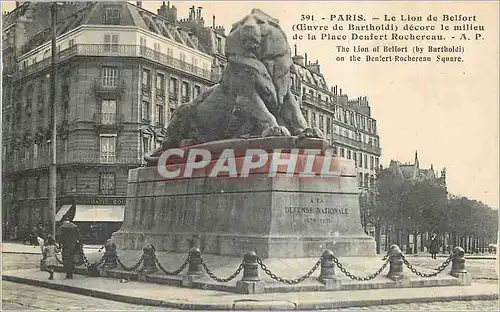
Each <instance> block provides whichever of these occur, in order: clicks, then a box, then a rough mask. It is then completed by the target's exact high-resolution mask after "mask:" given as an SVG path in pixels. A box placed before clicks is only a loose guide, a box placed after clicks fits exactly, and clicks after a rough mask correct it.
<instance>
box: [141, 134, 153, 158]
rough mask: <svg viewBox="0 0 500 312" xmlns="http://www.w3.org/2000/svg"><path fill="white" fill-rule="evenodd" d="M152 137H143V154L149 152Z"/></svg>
mask: <svg viewBox="0 0 500 312" xmlns="http://www.w3.org/2000/svg"><path fill="white" fill-rule="evenodd" d="M150 141H151V140H150V138H149V137H147V136H144V137H142V152H143V154H145V153H147V152H149V149H150Z"/></svg>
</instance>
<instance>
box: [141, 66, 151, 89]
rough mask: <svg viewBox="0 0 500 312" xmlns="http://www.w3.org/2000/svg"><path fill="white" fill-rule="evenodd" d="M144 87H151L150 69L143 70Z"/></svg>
mask: <svg viewBox="0 0 500 312" xmlns="http://www.w3.org/2000/svg"><path fill="white" fill-rule="evenodd" d="M142 88H144V89H148V90H149V89H150V88H151V71H150V70H149V69H143V70H142Z"/></svg>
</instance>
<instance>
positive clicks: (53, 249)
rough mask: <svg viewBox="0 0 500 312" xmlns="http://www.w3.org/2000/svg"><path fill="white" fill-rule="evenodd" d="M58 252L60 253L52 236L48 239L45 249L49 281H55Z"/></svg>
mask: <svg viewBox="0 0 500 312" xmlns="http://www.w3.org/2000/svg"><path fill="white" fill-rule="evenodd" d="M57 252H59V248H57V246H56V245H55V242H54V238H53V237H52V236H49V237H47V240H46V244H45V247H43V261H44V262H45V267H46V270H47V272H49V274H50V275H49V280H53V279H54V270H55V267H56V265H57V259H56V253H57Z"/></svg>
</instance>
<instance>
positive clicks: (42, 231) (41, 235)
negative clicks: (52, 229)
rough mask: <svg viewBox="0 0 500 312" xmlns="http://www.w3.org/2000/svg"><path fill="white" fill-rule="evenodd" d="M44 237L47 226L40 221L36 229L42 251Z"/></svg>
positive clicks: (37, 239)
mask: <svg viewBox="0 0 500 312" xmlns="http://www.w3.org/2000/svg"><path fill="white" fill-rule="evenodd" d="M44 238H45V227H44V226H43V223H40V224H39V225H38V229H37V231H36V241H37V243H38V246H40V250H41V251H42V252H43V244H44Z"/></svg>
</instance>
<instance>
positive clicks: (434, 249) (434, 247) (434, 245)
mask: <svg viewBox="0 0 500 312" xmlns="http://www.w3.org/2000/svg"><path fill="white" fill-rule="evenodd" d="M438 251H439V244H438V240H437V237H436V234H434V235H432V237H431V242H430V244H429V253H430V254H431V258H432V259H437V258H436V255H437V253H438Z"/></svg>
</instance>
